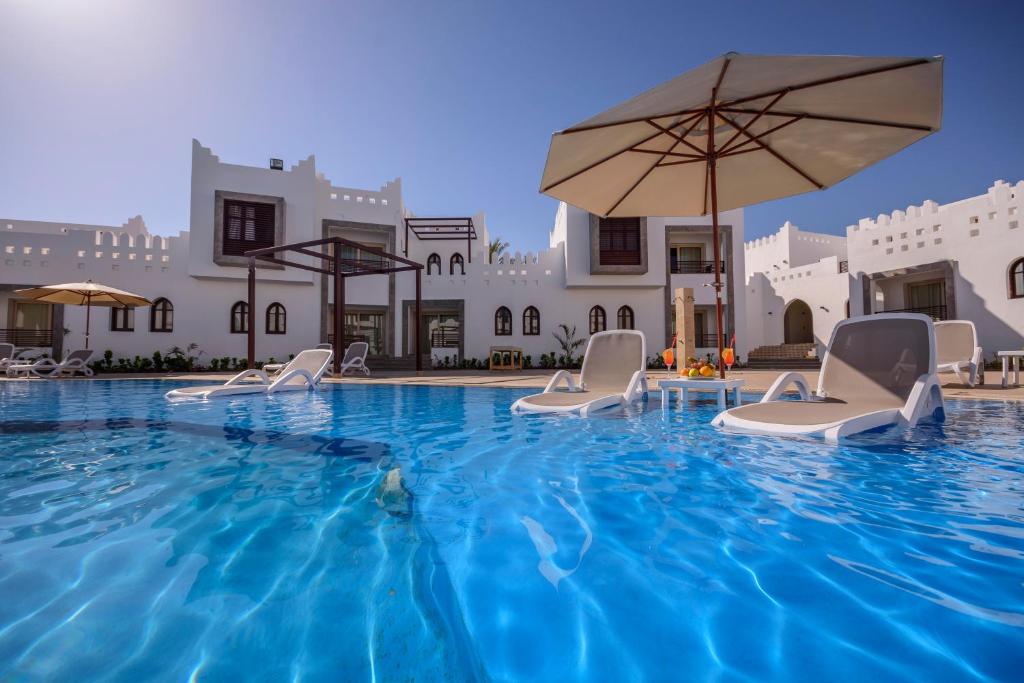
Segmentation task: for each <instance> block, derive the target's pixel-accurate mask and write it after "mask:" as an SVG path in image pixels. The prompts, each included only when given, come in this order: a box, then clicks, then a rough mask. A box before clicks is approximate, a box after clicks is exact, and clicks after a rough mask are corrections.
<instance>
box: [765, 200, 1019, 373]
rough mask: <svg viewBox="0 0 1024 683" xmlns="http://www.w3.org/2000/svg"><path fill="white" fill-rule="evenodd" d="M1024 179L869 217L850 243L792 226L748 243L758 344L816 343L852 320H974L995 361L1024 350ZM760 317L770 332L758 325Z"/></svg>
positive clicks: (854, 228)
mask: <svg viewBox="0 0 1024 683" xmlns="http://www.w3.org/2000/svg"><path fill="white" fill-rule="evenodd" d="M1022 199H1024V182H1018V183H1017V184H1016V185H1011V184H1008V183H1006V182H1003V181H997V182H996V183H995V184H994V185H992V187H990V188H989V189H988V191H987V192H986V193H985V194H982V195H979V196H976V197H970V198H968V199H964V200H961V201H957V202H953V203H950V204H945V205H939V204H936V203H935V202H932V201H926V202H924V203H923V204H921V205H920V206H910V207H908V208H907V209H906V210H899V211H894V212H892V213H891V214H888V215H884V214H883V215H880V216H878V217H877V218H876V219H873V220H872V219H863V220H861V221H860V222H858V223H857V224H856V225H851V226H849V227H848V228H847V229H846V237H845V238H842V237H837V236H834V235H824V234H818V233H810V232H804V231H801V230H799V229H798V228H796V227H795V226H792V225H790V224H788V223H787V224H786V225H784V226H783V227H782V228H781V229H780V230H779V231H778V232H777V233H776V234H774V235H770V236H768V237H765V238H762V239H758V240H754V241H751V242H749V243H747V244H746V245H745V251H746V263H747V271H746V281H745V285H746V290H745V296H746V297H747V300H748V304H747V306H748V315H749V318H748V321H749V322H748V328H749V329H750V330H751V335H752V338H751V340H750V345H751V347H757V346H761V345H773V344H783V343H800V342H808V341H813V342H814V343H815V344H816V345H817V346H818V348H819V352H820V350H821V349H823V348H824V345H825V344H827V343H828V339H829V336H830V335H831V332H832V328H833V327H834V326H835V324H836V323H837V322H838V321H840V320H842V319H844V318H846V317H849V316H851V315H866V314H873V313H881V312H886V311H912V312H917V313H923V314H926V315H930V316H932V317H933V318H934V319H936V320H954V319H965V320H971V321H973V322H974V324H975V326H976V328H977V330H978V337H979V342H980V344H981V346H982V347H983V348H984V349H985V355H986V358H988V359H989V360H991V359H992V357H993V354H994V352H995V351H997V350H1007V349H1019V348H1022V347H1024V232H1022V228H1021V224H1020V220H1021V216H1020V212H1021V206H1022V203H1024V202H1022ZM757 320H760V321H762V322H763V325H760V326H759V325H756V324H754V321H757Z"/></svg>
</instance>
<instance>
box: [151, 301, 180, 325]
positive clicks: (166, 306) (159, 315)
mask: <svg viewBox="0 0 1024 683" xmlns="http://www.w3.org/2000/svg"><path fill="white" fill-rule="evenodd" d="M149 331H150V332H173V331H174V304H172V303H171V302H170V301H168V300H167V299H165V298H163V297H160V298H159V299H157V300H156V301H154V302H153V305H152V306H151V307H150V309H149Z"/></svg>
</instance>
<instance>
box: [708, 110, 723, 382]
mask: <svg viewBox="0 0 1024 683" xmlns="http://www.w3.org/2000/svg"><path fill="white" fill-rule="evenodd" d="M716 156H717V155H716V153H715V108H714V107H711V109H710V110H709V111H708V176H709V177H708V185H709V186H710V189H711V236H712V240H714V243H715V245H714V250H715V322H716V324H717V325H718V327H717V329H718V334H717V337H718V376H719V377H721V378H722V379H725V363H723V362H722V348H723V346H724V344H723V343H722V339H723V337H724V336H725V329H724V328H723V326H722V247H721V243H720V240H719V237H718V177H717V176H716V174H715V166H716V165H717V164H716V163H715V162H716Z"/></svg>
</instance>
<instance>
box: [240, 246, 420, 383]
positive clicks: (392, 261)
mask: <svg viewBox="0 0 1024 683" xmlns="http://www.w3.org/2000/svg"><path fill="white" fill-rule="evenodd" d="M342 247H351V248H352V249H354V250H356V253H357V254H358V255H359V256H360V258H344V257H343V256H342V253H341V252H342ZM282 252H283V253H285V254H288V253H292V254H302V255H303V256H309V257H312V258H313V259H314V261H313V264H317V265H310V264H307V263H298V262H296V261H291V260H288V259H286V258H282V256H280V255H279V254H281V253H282ZM367 255H368V256H369V257H367ZM245 256H247V257H248V258H249V300H248V305H249V309H248V317H249V320H248V327H249V339H248V342H249V344H248V365H249V367H250V368H254V367H256V262H257V261H262V262H265V263H273V264H276V265H279V266H286V267H288V268H299V269H301V270H308V271H312V272H314V273H320V274H321V275H327V276H329V277H333V278H334V346H335V349H334V372H335V373H338V372H340V371H341V359H342V356H343V355H344V354H345V280H346V278H350V277H358V276H360V275H386V274H388V273H400V272H402V271H406V270H412V271H415V272H416V310H415V321H416V322H415V328H416V335H415V337H416V343H415V352H416V371H417V372H420V371H422V370H423V357H422V356H421V355H420V279H421V271H422V270H423V264H421V263H416V262H415V261H410V260H409V259H405V258H402V257H401V256H398V255H396V254H389V253H388V252H386V251H381V250H380V249H374V248H372V247H367V246H365V245H362V244H359V243H358V242H353V241H351V240H347V239H343V238H341V237H327V238H325V239H321V240H311V241H309V242H296V243H294V244H281V245H276V246H273V247H266V248H263V249H253V250H252V251H247V252H245Z"/></svg>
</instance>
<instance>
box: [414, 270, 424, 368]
mask: <svg viewBox="0 0 1024 683" xmlns="http://www.w3.org/2000/svg"><path fill="white" fill-rule="evenodd" d="M422 272H423V271H421V270H420V269H419V268H417V269H416V310H415V316H416V322H415V323H414V325H413V327H414V328H415V330H416V343H415V344H414V345H413V348H414V349H416V372H423V354H422V353H421V352H420V324H421V323H420V280H421V279H422V277H421V275H422Z"/></svg>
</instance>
